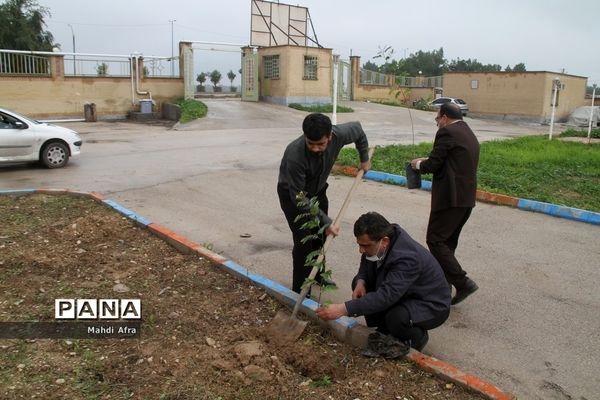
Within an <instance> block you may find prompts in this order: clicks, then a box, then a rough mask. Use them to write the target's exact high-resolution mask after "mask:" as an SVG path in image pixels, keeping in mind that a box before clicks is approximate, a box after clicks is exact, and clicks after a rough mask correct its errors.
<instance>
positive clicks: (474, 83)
mask: <svg viewBox="0 0 600 400" xmlns="http://www.w3.org/2000/svg"><path fill="white" fill-rule="evenodd" d="M478 88H479V80H477V79H473V80H472V81H471V89H478Z"/></svg>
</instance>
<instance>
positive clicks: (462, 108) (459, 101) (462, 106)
mask: <svg viewBox="0 0 600 400" xmlns="http://www.w3.org/2000/svg"><path fill="white" fill-rule="evenodd" d="M444 103H452V104H456V105H457V106H458V108H460V111H461V112H462V115H463V116H464V117H466V116H467V113H468V112H469V106H467V103H466V102H465V101H464V100H463V99H457V98H455V97H438V98H437V99H435V100H433V101H432V102H431V103H429V105H430V106H431V107H432V108H435V109H439V108H440V107H441V106H442V104H444Z"/></svg>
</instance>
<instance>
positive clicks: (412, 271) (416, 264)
mask: <svg viewBox="0 0 600 400" xmlns="http://www.w3.org/2000/svg"><path fill="white" fill-rule="evenodd" d="M390 240H391V245H390V247H389V249H388V251H387V254H386V256H385V258H384V259H383V262H382V264H381V266H380V267H379V268H377V263H376V262H374V261H368V260H367V259H366V258H365V255H364V254H363V256H362V258H361V260H360V268H359V270H358V274H357V275H356V277H355V279H363V280H364V281H365V282H366V286H367V294H366V295H365V296H363V297H361V298H360V299H356V300H349V301H347V302H346V303H345V304H346V310H347V311H348V315H350V316H359V315H370V314H375V313H379V312H383V311H385V310H387V309H389V308H390V307H392V306H394V305H396V304H397V303H400V302H401V303H402V304H403V305H404V306H405V307H406V308H407V309H408V311H409V312H410V316H411V319H412V321H413V322H417V323H418V322H421V321H426V320H429V319H432V318H435V317H437V316H439V315H440V314H441V313H444V312H448V310H449V309H450V296H451V292H450V287H449V286H448V282H446V278H445V277H444V273H443V272H442V268H441V267H440V264H439V263H438V262H437V261H436V259H435V258H434V257H433V255H432V254H431V253H430V252H429V251H428V250H427V249H425V248H424V247H423V246H421V245H420V244H419V243H417V242H416V241H415V240H414V239H412V238H411V237H410V236H409V235H408V233H407V232H406V231H405V230H404V229H402V228H400V226H398V225H396V224H394V235H393V237H392V238H390Z"/></svg>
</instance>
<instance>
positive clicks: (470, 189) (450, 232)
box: [411, 103, 479, 304]
mask: <svg viewBox="0 0 600 400" xmlns="http://www.w3.org/2000/svg"><path fill="white" fill-rule="evenodd" d="M435 122H436V123H437V126H438V128H439V129H438V131H437V133H436V134H435V141H434V142H433V150H432V151H431V153H430V154H429V157H427V158H417V159H414V160H412V161H411V166H412V168H413V169H415V170H418V171H421V172H423V173H433V182H432V189H431V212H430V214H429V224H428V226H427V245H428V246H429V250H431V253H432V254H433V255H434V256H435V258H436V259H437V260H438V261H439V263H440V265H441V266H442V268H443V269H444V274H445V275H446V279H447V280H448V283H450V284H451V285H453V286H454V287H455V288H456V295H455V296H454V298H452V304H458V303H460V302H461V301H463V300H464V299H466V298H467V296H469V295H471V294H473V293H474V292H475V291H476V290H477V289H478V286H477V284H476V283H475V282H474V281H473V280H471V279H470V278H468V277H467V273H466V272H465V271H464V270H463V269H462V267H461V265H460V263H459V262H458V260H457V259H456V257H455V256H454V252H455V251H456V247H457V246H458V237H459V235H460V231H461V230H462V227H463V226H464V225H465V223H466V222H467V220H468V219H469V216H470V215H471V210H472V209H473V207H475V195H476V192H477V165H478V163H479V142H478V141H477V138H476V137H475V134H474V133H473V131H472V130H471V128H469V126H468V125H467V124H466V123H465V122H464V121H463V120H462V112H461V111H460V108H458V106H456V105H454V104H450V103H445V104H442V106H441V107H440V109H439V111H438V113H437V116H436V117H435Z"/></svg>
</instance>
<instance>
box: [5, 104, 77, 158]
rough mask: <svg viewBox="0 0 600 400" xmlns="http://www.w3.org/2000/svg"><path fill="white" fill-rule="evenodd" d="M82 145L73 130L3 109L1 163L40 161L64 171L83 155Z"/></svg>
mask: <svg viewBox="0 0 600 400" xmlns="http://www.w3.org/2000/svg"><path fill="white" fill-rule="evenodd" d="M81 143H82V141H81V137H80V136H79V134H78V133H77V132H75V131H73V130H71V129H67V128H63V127H61V126H56V125H51V124H47V123H43V122H39V121H36V120H33V119H30V118H27V117H24V116H22V115H19V114H17V113H15V112H12V111H9V110H6V109H3V108H0V163H18V162H29V161H39V162H40V163H42V164H43V165H45V166H46V167H47V168H60V167H64V166H65V165H67V162H68V161H69V158H71V157H76V156H78V155H79V153H80V151H81Z"/></svg>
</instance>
